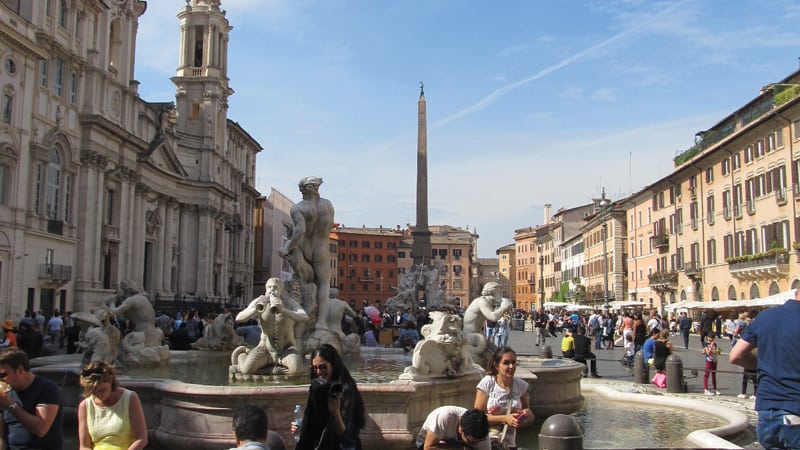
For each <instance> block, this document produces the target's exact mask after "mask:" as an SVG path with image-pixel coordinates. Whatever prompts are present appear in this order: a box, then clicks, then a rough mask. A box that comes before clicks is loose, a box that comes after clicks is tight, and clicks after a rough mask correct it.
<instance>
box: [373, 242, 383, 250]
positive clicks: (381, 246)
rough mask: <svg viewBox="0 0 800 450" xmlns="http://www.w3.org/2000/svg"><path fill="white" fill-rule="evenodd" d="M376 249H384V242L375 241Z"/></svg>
mask: <svg viewBox="0 0 800 450" xmlns="http://www.w3.org/2000/svg"><path fill="white" fill-rule="evenodd" d="M375 248H383V242H381V241H375Z"/></svg>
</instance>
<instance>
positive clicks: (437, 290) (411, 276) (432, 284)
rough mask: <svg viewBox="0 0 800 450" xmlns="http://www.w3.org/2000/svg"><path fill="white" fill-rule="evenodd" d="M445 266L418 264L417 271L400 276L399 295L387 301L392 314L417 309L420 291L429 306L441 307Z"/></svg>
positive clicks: (387, 308)
mask: <svg viewBox="0 0 800 450" xmlns="http://www.w3.org/2000/svg"><path fill="white" fill-rule="evenodd" d="M443 270H444V266H443V265H442V264H441V263H438V262H437V263H436V265H434V266H432V267H425V266H417V270H416V271H409V272H406V273H405V274H403V276H402V278H400V282H399V283H398V284H399V286H398V287H397V288H396V289H397V295H395V296H394V297H392V298H390V299H389V300H387V301H386V310H387V311H388V312H389V313H390V314H391V313H393V312H396V311H407V310H408V309H409V308H411V309H414V310H416V309H417V308H418V304H419V300H418V297H419V294H418V293H419V291H422V292H424V297H425V302H426V303H425V304H426V306H427V307H428V308H441V307H442V306H444V305H443V304H442V299H443V298H444V284H443V283H442V282H441V275H442V271H443Z"/></svg>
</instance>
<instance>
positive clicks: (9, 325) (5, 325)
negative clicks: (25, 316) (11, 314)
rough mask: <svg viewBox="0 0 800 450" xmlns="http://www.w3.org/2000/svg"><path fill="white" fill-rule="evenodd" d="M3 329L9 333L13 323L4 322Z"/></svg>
mask: <svg viewBox="0 0 800 450" xmlns="http://www.w3.org/2000/svg"><path fill="white" fill-rule="evenodd" d="M3 329H4V330H6V331H11V330H13V329H14V322H12V321H11V320H6V321H4V322H3Z"/></svg>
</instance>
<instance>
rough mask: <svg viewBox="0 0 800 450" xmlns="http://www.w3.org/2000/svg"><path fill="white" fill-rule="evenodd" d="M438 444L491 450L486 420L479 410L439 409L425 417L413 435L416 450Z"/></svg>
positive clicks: (445, 407)
mask: <svg viewBox="0 0 800 450" xmlns="http://www.w3.org/2000/svg"><path fill="white" fill-rule="evenodd" d="M440 441H445V442H446V443H448V444H450V445H453V444H455V445H463V446H464V447H466V448H469V449H472V450H491V448H492V446H491V443H490V442H489V421H488V419H487V418H486V413H485V412H483V411H481V410H479V409H470V410H468V409H466V408H462V407H460V406H440V407H439V408H436V409H434V410H433V411H431V413H430V414H428V417H427V418H426V419H425V422H424V423H423V424H422V429H420V430H419V435H417V442H416V444H417V449H418V450H431V449H432V448H435V447H436V446H437V444H439V443H440Z"/></svg>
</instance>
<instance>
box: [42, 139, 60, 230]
mask: <svg viewBox="0 0 800 450" xmlns="http://www.w3.org/2000/svg"><path fill="white" fill-rule="evenodd" d="M59 150H60V148H59V147H58V146H56V147H55V148H53V149H52V150H50V158H49V159H48V161H47V191H46V197H45V211H44V212H45V215H46V216H47V218H48V219H52V220H56V219H58V206H59V203H58V200H59V193H60V188H61V155H59Z"/></svg>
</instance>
